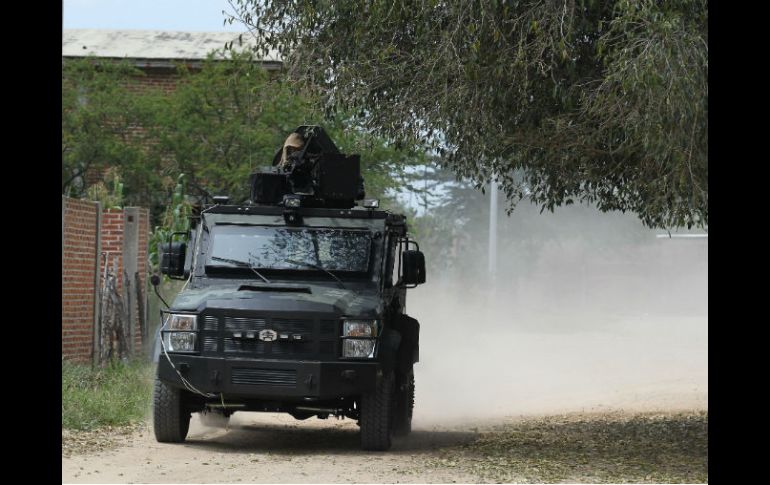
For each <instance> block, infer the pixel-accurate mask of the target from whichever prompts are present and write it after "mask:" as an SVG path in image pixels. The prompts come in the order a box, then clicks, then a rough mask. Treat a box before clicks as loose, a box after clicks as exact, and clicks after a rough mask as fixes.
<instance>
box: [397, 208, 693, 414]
mask: <svg viewBox="0 0 770 485" xmlns="http://www.w3.org/2000/svg"><path fill="white" fill-rule="evenodd" d="M568 209H569V210H561V211H558V210H557V213H556V214H542V215H539V214H538V216H537V217H535V218H533V217H531V211H529V212H527V210H522V211H520V212H519V213H517V212H514V214H513V215H512V216H511V217H510V218H509V217H506V216H505V215H502V216H501V217H500V219H499V224H500V228H499V239H498V240H499V243H498V247H499V257H498V265H497V272H496V275H495V277H494V284H492V280H491V278H490V276H489V274H488V268H487V247H488V246H487V244H488V239H487V233H486V229H487V227H483V226H478V227H476V228H475V232H472V233H468V231H466V232H465V233H462V234H457V235H455V236H454V237H453V238H452V240H451V241H450V240H447V241H441V242H436V241H433V242H432V243H431V246H430V247H425V246H426V245H425V244H423V243H422V241H421V246H423V248H424V249H423V250H424V251H425V252H426V253H427V254H426V256H427V259H428V261H429V268H428V283H426V284H425V285H422V286H420V287H418V288H417V289H414V290H410V292H409V295H408V297H407V311H408V313H409V314H410V315H412V316H414V317H416V318H418V319H419V320H420V323H421V335H420V362H419V363H418V364H417V365H416V366H415V378H416V406H415V412H414V426H415V427H417V428H419V427H424V426H430V425H432V424H439V423H442V424H444V423H447V422H453V421H458V422H460V421H463V422H468V421H469V420H470V421H484V420H487V419H490V420H493V419H497V418H500V417H504V416H521V415H538V414H548V413H561V412H573V411H611V410H626V411H654V410H667V411H670V410H679V409H682V410H683V409H707V408H708V304H707V299H708V239H707V238H660V237H657V235H658V234H665V231H655V230H649V229H646V228H644V227H643V226H642V225H641V223H639V222H638V220H637V219H636V218H635V217H634V216H629V215H617V214H602V213H600V212H598V211H596V210H593V209H590V208H585V207H576V208H568ZM517 210H518V209H517ZM487 217H488V216H487ZM482 229H483V230H484V231H482ZM693 232H695V231H693ZM699 232H700V233H702V232H703V231H699ZM458 241H459V243H458ZM441 244H445V247H443V248H440V247H437V246H439V245H441ZM447 248H449V249H448V250H447Z"/></svg>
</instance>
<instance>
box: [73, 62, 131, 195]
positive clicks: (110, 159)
mask: <svg viewBox="0 0 770 485" xmlns="http://www.w3.org/2000/svg"><path fill="white" fill-rule="evenodd" d="M139 75H141V72H140V71H138V70H136V69H134V68H132V67H131V66H129V65H128V64H125V63H97V61H95V60H94V59H82V60H74V61H68V62H67V63H66V64H64V65H63V67H62V193H63V194H67V195H70V196H72V197H82V196H85V195H86V191H87V189H88V188H89V187H88V186H89V183H88V181H89V179H94V180H99V179H100V178H101V175H102V174H103V173H104V171H105V170H106V169H107V168H108V167H132V166H136V165H137V164H138V162H139V161H140V160H141V159H142V151H141V147H140V146H138V145H137V144H136V143H134V140H133V139H132V127H135V126H137V125H138V124H140V123H141V115H140V113H139V111H137V109H136V105H135V99H134V96H132V95H131V94H130V92H129V90H128V89H126V84H127V83H129V82H130V80H131V78H132V77H135V76H139ZM128 172H130V170H128Z"/></svg>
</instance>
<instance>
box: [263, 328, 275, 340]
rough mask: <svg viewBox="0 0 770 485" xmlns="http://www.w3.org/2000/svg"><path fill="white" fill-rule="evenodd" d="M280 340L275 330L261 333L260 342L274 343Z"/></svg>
mask: <svg viewBox="0 0 770 485" xmlns="http://www.w3.org/2000/svg"><path fill="white" fill-rule="evenodd" d="M277 338H278V333H277V332H276V331H275V330H270V329H268V330H261V331H260V332H259V340H262V341H264V342H272V341H273V340H275V339H277Z"/></svg>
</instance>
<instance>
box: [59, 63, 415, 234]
mask: <svg viewBox="0 0 770 485" xmlns="http://www.w3.org/2000/svg"><path fill="white" fill-rule="evenodd" d="M216 54H217V55H216V60H215V53H212V55H211V56H209V59H208V60H207V61H206V62H204V63H203V66H202V69H201V70H200V71H198V72H190V71H188V70H187V69H185V67H184V66H179V68H178V69H179V73H180V79H179V82H178V84H177V87H176V90H175V91H173V92H172V93H166V92H163V91H161V90H152V89H148V88H146V87H143V88H139V87H134V86H131V85H132V83H134V82H135V80H136V79H137V76H140V75H141V72H140V71H137V70H135V69H133V68H132V67H130V66H129V65H127V64H124V63H113V62H111V61H104V60H97V59H93V58H91V59H86V60H80V61H78V60H76V61H67V62H66V63H65V64H64V65H63V70H62V97H63V107H62V117H63V122H62V193H64V194H69V195H70V196H73V197H89V196H99V197H103V196H104V193H105V188H104V187H102V186H99V187H91V188H90V190H89V185H91V184H93V183H97V184H98V183H99V182H98V181H99V179H100V178H102V176H103V175H104V174H105V173H107V171H108V169H109V172H110V173H112V174H113V175H114V176H116V177H117V176H119V178H120V181H121V183H122V186H121V187H122V190H121V195H122V198H123V200H124V203H125V204H128V205H131V204H133V205H142V206H149V207H151V209H152V214H153V222H154V224H157V223H161V224H163V223H162V222H161V221H160V219H161V218H162V217H163V214H164V213H165V212H166V207H167V206H168V204H169V202H170V201H172V199H173V198H174V197H177V198H178V194H177V192H178V189H179V182H178V178H179V175H180V174H184V175H185V184H184V186H185V187H186V189H185V190H189V194H194V195H205V194H210V195H229V196H230V197H231V200H233V202H242V201H244V200H245V199H246V198H247V197H248V195H249V187H248V180H249V174H250V173H251V172H253V171H254V170H255V169H257V168H260V167H265V166H269V165H270V164H271V162H272V159H273V155H274V154H275V152H276V150H278V149H279V148H280V147H281V145H282V143H283V141H284V139H285V137H286V136H287V134H288V133H289V132H291V130H293V129H295V128H296V127H297V126H300V125H303V124H319V123H321V124H324V126H325V128H326V129H327V131H328V132H329V134H330V136H332V139H334V140H335V142H336V144H337V145H338V146H339V148H340V149H341V150H343V151H345V152H348V153H355V152H358V153H361V155H362V170H363V172H364V174H365V178H366V191H367V195H368V196H370V197H379V198H393V197H394V194H395V193H396V192H397V191H398V190H399V189H400V188H401V187H402V186H403V185H404V184H406V183H408V181H409V180H410V179H411V178H412V177H413V174H412V172H411V171H410V167H415V166H419V165H421V164H423V163H425V161H426V155H425V154H424V152H420V151H416V150H408V149H403V148H398V147H396V146H394V145H392V144H388V143H385V141H384V140H383V139H382V138H380V137H378V136H376V135H373V134H371V133H369V132H368V131H367V130H365V129H363V128H362V127H360V126H358V125H357V124H356V120H355V117H352V116H350V115H344V114H339V115H338V116H336V117H335V118H334V119H327V120H324V116H323V112H322V111H321V110H320V109H319V106H320V103H319V101H318V99H317V98H315V97H313V96H312V93H309V92H304V91H302V90H297V89H295V86H293V85H292V83H290V82H287V81H286V79H285V78H283V77H281V76H275V75H271V74H269V73H268V72H267V71H266V70H265V69H263V68H262V66H261V65H260V63H258V62H255V60H254V56H253V55H250V54H248V53H240V54H239V53H235V52H232V51H231V52H230V53H229V57H228V58H223V57H222V55H221V54H222V52H218V53H216ZM185 193H186V194H187V192H185ZM175 194H176V195H175ZM172 205H174V206H176V203H173V204H172Z"/></svg>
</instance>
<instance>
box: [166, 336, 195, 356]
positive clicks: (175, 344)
mask: <svg viewBox="0 0 770 485" xmlns="http://www.w3.org/2000/svg"><path fill="white" fill-rule="evenodd" d="M164 339H165V340H164V343H165V344H166V351H168V352H195V343H196V342H197V340H198V334H196V333H195V332H166V335H165V336H164Z"/></svg>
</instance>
